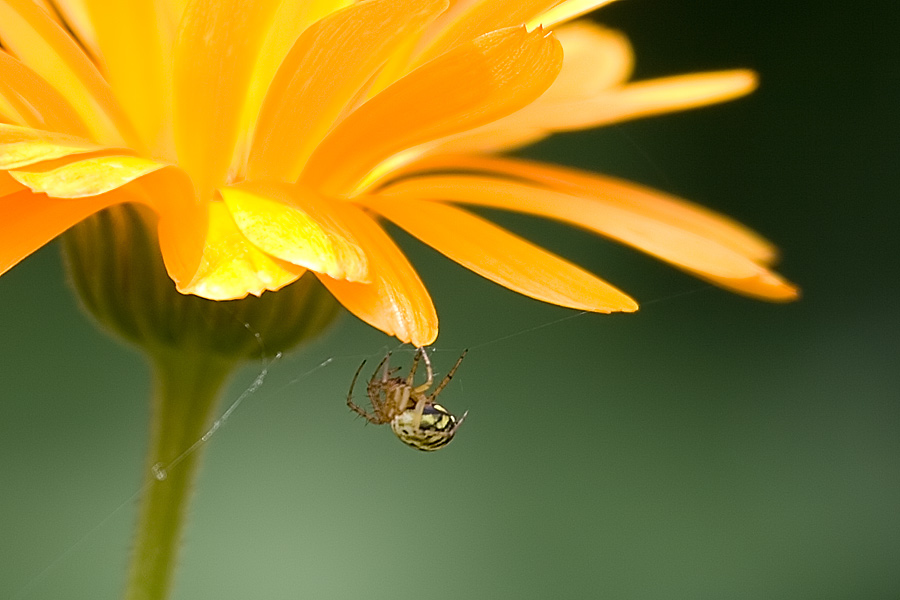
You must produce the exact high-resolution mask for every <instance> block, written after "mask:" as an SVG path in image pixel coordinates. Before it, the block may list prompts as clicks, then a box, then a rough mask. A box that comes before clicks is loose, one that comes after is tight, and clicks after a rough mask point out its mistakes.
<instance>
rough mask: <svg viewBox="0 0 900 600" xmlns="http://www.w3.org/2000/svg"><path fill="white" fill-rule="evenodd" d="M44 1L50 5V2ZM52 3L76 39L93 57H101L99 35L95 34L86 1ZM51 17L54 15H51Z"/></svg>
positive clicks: (56, 0)
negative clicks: (98, 42) (98, 43)
mask: <svg viewBox="0 0 900 600" xmlns="http://www.w3.org/2000/svg"><path fill="white" fill-rule="evenodd" d="M44 1H45V2H47V3H49V2H48V0H44ZM52 3H53V5H54V7H56V8H57V10H59V13H60V14H61V15H62V16H63V18H64V19H65V22H66V25H67V26H68V27H69V28H71V30H72V32H73V33H74V34H75V37H76V39H77V40H78V41H79V42H80V43H81V44H82V45H84V47H85V48H87V49H88V50H89V51H90V53H91V54H92V55H93V56H99V55H100V47H99V46H98V45H97V35H96V34H95V33H94V27H93V25H92V24H91V17H90V15H89V14H88V9H87V6H86V5H85V0H52ZM51 13H52V11H51ZM51 16H53V15H52V14H51Z"/></svg>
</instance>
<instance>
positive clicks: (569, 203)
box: [379, 175, 797, 300]
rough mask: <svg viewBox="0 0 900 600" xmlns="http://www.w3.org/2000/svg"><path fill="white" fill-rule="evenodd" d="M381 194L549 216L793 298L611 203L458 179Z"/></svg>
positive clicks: (720, 255)
mask: <svg viewBox="0 0 900 600" xmlns="http://www.w3.org/2000/svg"><path fill="white" fill-rule="evenodd" d="M395 193H396V194H397V196H394V194H395ZM381 194H383V195H385V196H392V197H401V198H432V199H435V200H451V201H454V202H462V203H466V204H474V205H477V206H486V207H490V208H500V209H504V210H512V211H516V212H523V213H528V214H534V215H538V216H542V217H549V218H552V219H557V220H560V221H564V222H566V223H570V224H573V225H577V226H580V227H584V228H585V229H588V230H590V231H593V232H595V233H599V234H601V235H604V236H606V237H610V238H612V239H615V240H617V241H620V242H623V243H625V244H628V245H630V246H633V247H634V248H637V249H639V250H642V251H644V252H646V253H648V254H651V255H653V256H656V257H657V258H660V259H662V260H665V261H667V262H669V263H672V264H674V265H675V266H678V267H680V268H682V269H684V270H686V271H689V272H691V273H693V274H695V275H698V276H700V277H702V278H704V279H706V280H708V281H712V282H714V283H717V284H718V285H720V286H723V287H726V288H729V289H732V290H734V291H738V292H742V293H746V294H752V295H756V296H760V297H762V298H765V299H770V300H789V299H793V298H795V297H796V295H797V292H796V289H795V288H794V287H793V286H790V285H788V284H786V283H785V282H783V281H782V280H780V279H778V278H777V277H775V276H774V275H773V274H771V273H769V271H768V270H767V269H765V268H764V267H762V266H760V265H758V264H757V263H755V262H753V261H752V260H750V259H749V258H747V257H745V256H743V255H742V254H739V253H738V252H735V251H734V250H732V249H730V248H728V247H726V246H723V245H721V244H719V243H717V242H715V241H712V240H710V239H708V238H705V237H702V236H700V235H697V234H696V233H693V232H691V231H688V230H685V229H683V228H680V227H678V226H677V225H672V224H671V223H669V222H667V221H665V220H660V219H654V218H650V217H647V216H646V215H643V214H640V213H638V212H634V211H629V210H626V209H623V208H622V207H621V206H616V203H615V202H608V201H607V202H602V201H598V200H597V199H595V198H590V199H588V198H581V197H577V196H572V195H569V194H564V193H561V192H557V191H553V190H548V189H542V188H536V187H533V186H530V185H525V184H522V183H518V182H512V181H504V180H500V179H495V178H490V177H474V176H463V175H449V176H440V175H438V176H432V177H421V178H412V179H407V180H404V181H402V182H400V183H398V184H397V185H396V186H395V187H392V188H389V189H386V190H383V191H382V192H381ZM381 206H383V205H379V210H381ZM389 218H392V217H390V216H389ZM392 220H393V218H392ZM398 224H399V225H401V226H403V225H402V224H400V223H398ZM766 283H768V284H770V285H765V284H766Z"/></svg>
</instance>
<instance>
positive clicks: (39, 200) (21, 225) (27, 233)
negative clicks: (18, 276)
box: [0, 191, 123, 274]
mask: <svg viewBox="0 0 900 600" xmlns="http://www.w3.org/2000/svg"><path fill="white" fill-rule="evenodd" d="M122 201H123V200H122V198H121V197H120V196H117V195H115V194H107V195H104V196H98V197H92V198H81V199H78V200H71V199H60V198H48V197H47V196H44V195H42V194H33V193H32V192H30V191H22V192H18V193H13V194H10V195H7V196H2V195H0V215H3V218H2V219H0V239H2V240H3V243H2V244H0V274H3V273H5V272H6V271H8V270H9V269H10V268H12V267H13V266H15V265H16V264H17V263H18V262H19V261H21V260H22V259H23V258H25V257H26V256H28V255H29V254H31V253H32V252H34V251H35V250H37V249H38V248H40V247H41V246H43V245H45V244H46V243H47V242H49V241H50V240H52V239H53V238H55V237H56V236H58V235H59V234H61V233H62V232H64V231H65V230H66V229H68V228H69V227H71V226H72V225H75V224H76V223H78V222H79V221H81V220H82V219H85V218H87V217H89V216H90V215H92V214H94V213H95V212H97V211H99V210H102V209H104V208H106V207H107V206H111V205H113V204H118V203H119V202H122Z"/></svg>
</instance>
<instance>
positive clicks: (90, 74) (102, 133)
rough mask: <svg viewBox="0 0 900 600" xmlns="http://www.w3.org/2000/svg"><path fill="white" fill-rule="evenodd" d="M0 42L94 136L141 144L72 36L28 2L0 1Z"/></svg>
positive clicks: (110, 141) (111, 141)
mask: <svg viewBox="0 0 900 600" xmlns="http://www.w3.org/2000/svg"><path fill="white" fill-rule="evenodd" d="M0 41H2V43H3V46H5V47H6V48H7V49H9V50H10V51H11V52H12V54H14V55H15V56H16V57H17V58H18V59H19V60H21V61H22V62H23V63H24V64H26V65H27V66H28V67H30V68H31V69H33V70H34V72H35V73H37V74H38V75H40V76H41V77H42V78H43V79H44V80H45V81H48V82H52V84H53V86H54V87H55V88H56V89H57V90H58V91H59V92H60V93H61V94H62V95H63V96H64V97H65V98H66V100H67V101H68V102H69V103H70V104H71V105H72V107H73V108H74V109H75V111H76V112H77V113H78V114H79V115H80V116H81V118H82V120H83V121H84V123H85V125H87V127H88V128H89V129H90V131H91V133H92V135H93V137H94V138H95V139H96V140H97V141H100V142H102V143H105V144H109V145H122V144H126V143H127V145H129V146H131V147H135V148H140V142H139V140H138V139H137V135H136V133H135V132H134V129H133V127H132V125H131V123H130V122H129V120H128V117H127V116H126V115H125V113H124V112H123V111H122V108H121V107H120V106H119V104H118V103H117V102H116V100H115V98H114V97H113V94H112V91H111V90H110V88H109V85H108V84H107V83H106V81H104V79H103V76H102V75H100V73H99V72H98V71H97V68H96V67H95V66H94V64H93V63H92V62H91V61H90V59H89V58H88V57H87V56H85V54H84V52H83V51H82V50H81V48H80V47H79V46H78V44H76V43H75V41H74V40H72V38H71V37H69V35H68V34H67V33H66V32H65V31H64V30H63V29H62V28H61V27H60V26H59V25H58V24H57V23H56V22H55V21H53V19H51V18H50V17H49V16H48V15H47V13H46V12H45V11H44V10H43V9H41V8H39V7H38V6H37V5H36V4H34V3H33V2H32V1H31V0H0Z"/></svg>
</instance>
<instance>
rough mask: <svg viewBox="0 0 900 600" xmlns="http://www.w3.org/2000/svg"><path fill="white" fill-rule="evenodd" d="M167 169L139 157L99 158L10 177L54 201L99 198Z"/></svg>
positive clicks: (13, 173)
mask: <svg viewBox="0 0 900 600" xmlns="http://www.w3.org/2000/svg"><path fill="white" fill-rule="evenodd" d="M165 167H166V165H164V164H162V163H158V162H156V161H152V160H147V159H144V158H139V157H136V156H98V157H94V158H87V159H84V160H79V161H75V162H71V163H68V164H66V165H63V166H61V167H54V168H51V169H48V170H43V169H41V170H37V169H40V166H38V167H32V169H36V170H29V171H10V175H12V176H13V178H15V180H16V181H18V182H19V183H21V184H22V185H25V186H28V187H29V188H30V189H31V190H32V191H34V192H43V193H45V194H47V195H48V196H52V197H54V198H83V197H85V196H97V195H99V194H103V193H106V192H109V191H112V190H114V189H116V188H119V187H122V186H123V185H125V184H126V183H129V182H131V181H134V180H135V179H137V178H138V177H143V176H144V175H147V174H148V173H152V172H154V171H158V170H159V169H162V168H165Z"/></svg>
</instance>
